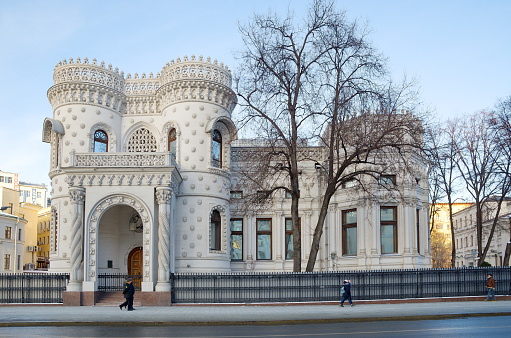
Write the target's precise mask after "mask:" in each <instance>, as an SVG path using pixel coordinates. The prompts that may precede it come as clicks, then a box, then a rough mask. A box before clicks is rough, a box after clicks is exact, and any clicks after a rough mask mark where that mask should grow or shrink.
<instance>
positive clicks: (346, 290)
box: [339, 280, 353, 307]
mask: <svg viewBox="0 0 511 338" xmlns="http://www.w3.org/2000/svg"><path fill="white" fill-rule="evenodd" d="M341 290H344V292H342V298H341V304H339V305H340V306H341V307H344V301H345V300H348V303H350V305H351V306H353V302H352V301H351V283H350V281H349V280H345V281H344V284H343V285H342V288H341Z"/></svg>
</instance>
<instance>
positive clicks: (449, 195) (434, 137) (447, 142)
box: [426, 121, 459, 267]
mask: <svg viewBox="0 0 511 338" xmlns="http://www.w3.org/2000/svg"><path fill="white" fill-rule="evenodd" d="M456 133H457V123H456V122H454V121H451V122H448V123H447V124H446V127H445V128H442V127H440V126H439V125H437V126H434V127H433V128H430V129H429V130H428V133H427V135H428V146H427V147H426V148H427V154H428V157H429V159H430V161H431V172H430V196H431V194H432V193H433V195H432V196H433V198H432V199H431V200H430V203H431V207H432V208H433V209H434V208H435V204H436V202H437V200H438V199H439V198H440V196H442V197H443V198H445V199H447V204H448V208H449V210H448V212H449V225H450V229H451V239H454V224H453V223H454V220H453V216H452V215H453V208H452V204H453V202H454V194H455V181H456V180H457V179H458V178H459V176H458V174H457V166H456V156H457V148H456V147H455V144H454V142H453V138H454V137H455V136H456ZM449 135H451V136H452V137H449ZM434 216H435V211H434V210H433V212H431V215H430V219H431V229H432V228H433V226H434ZM431 229H430V230H431ZM431 240H432V241H433V238H432V239H431ZM432 243H433V242H432ZM451 266H452V267H455V266H456V246H455V245H454V241H451Z"/></svg>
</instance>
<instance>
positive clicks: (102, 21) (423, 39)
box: [0, 0, 511, 185]
mask: <svg viewBox="0 0 511 338" xmlns="http://www.w3.org/2000/svg"><path fill="white" fill-rule="evenodd" d="M308 4H309V1H302V0H292V1H290V0H271V1H268V0H257V1H244V0H237V1H231V0H216V1H205V0H197V1H194V0H190V1H176V0H167V1H129V0H123V1H120V0H119V1H117V0H115V1H114V0H112V1H108V0H101V1H96V0H88V1H80V2H78V1H71V0H67V1H62V0H45V1H35V0H30V1H28V0H27V1H23V0H19V1H11V0H0V42H1V45H0V79H1V81H0V145H1V150H0V170H4V171H8V172H15V173H19V174H20V180H21V181H24V182H30V183H44V184H47V185H49V182H50V181H49V178H48V170H49V150H50V148H49V145H48V144H46V143H43V142H42V141H41V133H42V124H43V120H44V119H45V118H46V117H52V108H51V106H50V104H49V102H48V99H47V97H46V92H47V90H48V88H50V87H51V86H52V84H53V82H52V81H53V78H52V76H53V68H54V66H55V64H56V63H57V62H58V61H60V60H62V59H69V58H74V59H75V58H77V57H81V58H82V59H83V58H84V57H88V58H89V59H93V58H96V59H98V61H101V60H104V61H105V63H106V64H109V63H111V64H112V65H113V66H114V67H118V68H119V69H120V70H122V71H124V72H125V73H132V74H133V73H139V74H141V73H150V72H153V73H154V74H156V73H158V72H159V71H160V70H161V68H162V67H163V66H164V65H165V63H167V62H168V61H170V60H171V59H175V58H178V57H183V56H184V55H192V54H195V55H203V56H205V57H206V56H210V57H211V58H212V59H218V60H219V61H220V62H224V63H225V64H227V65H228V66H229V67H230V68H231V69H232V70H233V71H234V70H235V69H236V65H237V63H236V60H235V58H234V55H233V52H235V51H236V50H240V49H241V48H242V47H243V46H242V44H241V38H240V34H239V31H238V23H239V22H241V23H246V22H248V21H249V20H250V18H251V17H252V16H253V14H254V13H266V12H267V11H268V10H269V9H270V8H271V9H273V10H275V11H277V12H279V13H282V14H284V13H286V11H287V10H288V9H291V10H292V11H293V12H294V13H295V17H297V18H301V17H303V13H304V11H305V9H306V8H307V6H308ZM336 6H337V8H338V9H344V10H346V11H347V15H348V17H349V18H350V19H351V20H355V19H356V20H359V21H360V22H361V23H365V22H367V24H368V26H369V27H370V29H371V32H372V33H371V35H370V36H369V39H370V40H371V41H372V42H373V44H374V45H375V46H376V47H377V48H378V49H379V50H380V51H381V52H382V53H383V54H385V55H386V56H387V57H388V58H389V64H390V68H391V70H392V74H393V76H394V77H395V78H396V79H401V78H402V77H403V76H404V75H405V74H406V75H407V76H408V77H415V78H417V79H418V81H419V83H420V88H421V99H422V101H423V103H424V104H425V105H426V106H429V107H430V108H431V109H432V110H433V114H434V116H435V118H437V119H440V120H443V119H447V118H455V117H463V116H464V115H466V114H468V113H472V112H474V111H478V110H481V109H485V108H491V107H492V106H493V105H494V104H495V102H496V100H497V99H499V98H503V97H506V96H510V95H511V58H510V55H511V25H509V18H510V17H511V0H487V1H470V0H465V1H456V0H450V1H449V0H444V1H439V0H429V1H415V0H407V1H405V0H338V1H336Z"/></svg>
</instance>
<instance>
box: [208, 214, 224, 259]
mask: <svg viewBox="0 0 511 338" xmlns="http://www.w3.org/2000/svg"><path fill="white" fill-rule="evenodd" d="M217 215H218V217H216V216H217ZM221 250H222V215H220V212H219V211H218V210H213V211H212V212H211V215H210V216H209V251H221Z"/></svg>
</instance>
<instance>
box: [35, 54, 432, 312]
mask: <svg viewBox="0 0 511 338" xmlns="http://www.w3.org/2000/svg"><path fill="white" fill-rule="evenodd" d="M230 86H231V73H230V71H229V70H228V68H227V67H226V66H224V65H223V64H222V63H220V64H219V63H218V62H217V61H216V60H215V61H211V60H210V59H209V58H208V59H203V58H202V57H198V58H196V57H194V56H192V57H191V58H187V57H184V58H183V59H182V60H180V59H177V60H176V61H171V62H170V63H168V64H167V65H165V66H164V67H163V69H162V70H161V72H160V73H158V74H157V75H156V76H154V75H153V74H152V73H151V74H149V75H146V74H142V75H141V76H138V75H137V74H135V75H134V76H131V75H129V74H128V75H127V76H126V77H125V76H124V74H123V73H122V72H119V70H118V69H117V68H115V69H114V68H113V67H112V66H111V65H109V66H105V64H104V63H101V64H98V63H97V62H96V60H88V59H87V58H85V59H83V60H81V59H79V58H78V59H76V60H73V59H70V60H67V61H66V60H64V61H62V62H59V63H58V64H57V66H56V67H55V71H54V85H53V86H52V87H51V88H50V89H49V90H48V98H49V101H50V103H51V105H52V107H53V117H52V118H47V119H45V121H44V126H43V141H44V142H48V143H50V145H51V168H50V173H49V175H50V178H51V180H52V192H51V196H52V200H51V208H52V221H51V234H50V237H51V238H50V271H53V272H69V273H70V284H69V286H68V291H69V292H68V296H67V297H68V303H69V304H78V303H80V304H93V303H94V300H93V299H94V293H95V292H96V291H97V290H98V285H99V279H100V276H101V275H102V274H107V273H125V274H128V273H129V274H140V275H142V276H143V281H142V284H141V288H142V291H143V294H144V295H145V296H144V297H145V299H146V301H145V302H146V303H147V304H156V303H158V302H162V300H161V299H165V297H162V295H167V294H169V290H170V283H169V280H170V273H171V272H228V271H291V270H292V259H291V257H290V254H289V250H287V245H286V242H288V241H289V239H290V237H289V233H288V232H286V224H287V223H288V221H287V218H288V217H290V212H289V210H290V208H289V203H288V200H286V198H285V196H280V198H279V196H275V200H276V201H278V203H275V207H274V209H273V210H271V212H265V213H264V214H260V215H258V214H251V215H246V214H239V213H238V211H237V209H236V207H235V203H231V202H232V199H235V198H236V197H239V194H243V187H239V186H238V187H234V184H233V182H231V181H232V179H233V177H232V175H233V174H232V173H231V170H230V168H231V156H233V161H234V159H237V158H239V157H237V156H236V154H237V153H239V152H243V151H248V150H247V147H243V146H242V144H241V143H240V142H239V141H238V144H239V146H237V147H236V146H235V145H236V143H233V141H235V140H236V135H237V129H236V126H235V125H234V124H233V122H232V121H231V119H230V117H231V113H232V111H233V109H234V107H235V105H236V95H235V93H234V92H233V91H232V90H231V88H230ZM303 165H304V175H303V182H302V184H303V186H304V187H306V188H305V189H306V190H307V191H306V193H304V197H303V198H302V200H303V201H302V202H301V208H302V209H301V215H300V216H301V218H302V228H303V230H302V232H303V237H304V238H303V240H302V242H303V261H304V264H305V263H306V259H307V254H308V250H309V247H308V245H309V246H310V242H311V236H312V232H313V229H312V227H313V226H314V225H315V221H316V219H317V216H318V209H319V205H320V196H321V192H320V191H321V190H320V186H319V182H318V179H319V176H318V173H317V171H316V170H315V168H314V163H304V164H303ZM423 168H424V170H422V174H421V175H422V176H421V177H420V180H419V179H418V180H417V182H420V184H419V183H418V184H416V185H413V186H408V185H407V186H406V187H404V188H403V189H402V191H403V192H404V194H405V195H406V196H405V197H406V199H405V200H406V203H402V202H400V201H399V200H398V199H393V200H388V201H386V203H385V204H384V205H381V203H369V202H368V201H367V200H364V198H363V196H358V195H357V194H356V193H354V192H353V191H350V192H349V193H346V191H340V192H339V193H338V196H336V198H335V199H334V203H333V204H332V206H331V212H330V214H329V216H328V219H327V224H326V229H325V230H326V231H325V234H324V237H323V241H322V247H321V251H320V257H318V263H317V269H318V270H338V269H357V270H361V269H380V268H417V267H428V266H429V264H430V263H429V253H428V226H427V223H428V216H427V210H428V208H427V189H428V187H427V179H426V171H425V167H423ZM392 174H393V175H395V176H394V179H395V178H396V177H397V179H398V181H399V180H401V179H402V177H401V173H392ZM391 176H392V175H391ZM414 182H416V181H415V180H414ZM355 195H357V198H356V199H353V198H352V197H353V196H355ZM343 236H344V237H343ZM343 243H344V244H343ZM155 295H157V296H155ZM79 297H81V301H80V300H79V299H80V298H79ZM155 299H158V300H157V301H155ZM166 301H167V300H165V302H166Z"/></svg>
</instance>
